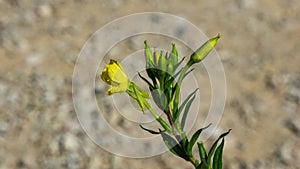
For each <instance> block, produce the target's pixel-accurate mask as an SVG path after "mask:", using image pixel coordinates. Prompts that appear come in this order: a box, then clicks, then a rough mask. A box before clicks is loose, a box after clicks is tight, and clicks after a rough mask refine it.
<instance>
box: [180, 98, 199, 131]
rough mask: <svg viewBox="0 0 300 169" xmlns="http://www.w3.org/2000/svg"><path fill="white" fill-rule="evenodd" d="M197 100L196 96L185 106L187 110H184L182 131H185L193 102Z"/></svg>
mask: <svg viewBox="0 0 300 169" xmlns="http://www.w3.org/2000/svg"><path fill="white" fill-rule="evenodd" d="M195 98H196V96H195V95H194V96H193V97H192V98H191V99H190V100H189V102H188V103H187V104H186V106H185V109H184V111H183V115H182V119H181V128H182V129H184V126H185V122H186V118H187V115H188V113H189V110H190V107H191V105H192V103H193V101H194V100H195Z"/></svg>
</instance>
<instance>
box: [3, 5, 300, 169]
mask: <svg viewBox="0 0 300 169" xmlns="http://www.w3.org/2000/svg"><path fill="white" fill-rule="evenodd" d="M146 11H148V12H151V11H157V12H166V13H171V14H174V15H178V16H181V17H184V18H186V19H187V20H189V21H191V22H192V23H194V24H195V25H196V26H197V27H199V28H201V29H202V30H203V31H204V33H205V34H206V35H207V36H208V37H212V36H214V35H215V34H216V33H220V34H221V35H222V39H221V40H220V42H219V43H218V45H217V50H218V52H219V54H220V57H221V58H222V61H223V64H224V68H225V73H226V77H227V101H226V107H225V112H224V115H223V118H222V121H221V123H220V128H219V129H218V130H217V131H218V132H222V131H225V130H227V129H228V128H232V129H233V131H232V133H231V134H230V135H229V136H228V137H226V146H225V152H224V156H225V157H224V162H223V163H224V168H225V169H226V168H227V169H245V168H247V169H249V168H250V169H265V168H272V169H273V168H274V169H300V109H299V108H300V106H299V105H300V67H299V64H300V56H299V53H300V48H299V46H300V1H298V0H287V1H282V0H272V1H271V0H261V1H258V0H233V1H230V0H224V1H196V0H191V1H179V0H178V1H170V0H167V1H164V3H163V2H160V1H158V0H153V1H149V0H145V1H138V0H124V1H122V0H101V1H93V0H87V1H84V0H73V1H58V0H54V1H47V0H32V1H20V0H0V169H15V168H20V169H31V168H32V169H35V168H43V169H52V168H53V169H58V168H71V169H76V168H78V169H81V168H82V169H88V168H91V169H96V168H97V169H140V168H144V169H147V168H149V169H150V168H161V169H176V168H178V169H192V166H191V165H190V164H188V163H185V162H184V161H182V160H181V159H179V158H176V157H174V156H173V155H172V154H170V153H165V154H163V155H159V156H156V157H152V158H146V159H130V158H122V157H118V156H115V155H113V154H110V153H108V152H106V151H105V150H103V149H101V148H100V147H98V146H97V145H96V144H94V143H93V142H92V141H91V140H90V139H89V138H88V137H87V135H86V134H85V133H84V131H83V130H82V129H81V127H80V125H79V122H78V120H77V118H76V113H75V111H74V108H73V103H72V89H71V87H72V73H73V68H74V64H75V61H76V58H77V55H78V54H79V52H80V49H81V47H82V46H83V44H84V43H85V41H86V40H87V39H88V38H89V36H90V35H91V34H92V33H93V32H94V31H96V30H97V29H99V28H100V27H102V26H104V25H105V24H106V23H109V22H110V21H112V20H114V19H117V18H118V17H121V16H125V15H128V14H132V13H136V12H146ZM137 26H138V25H137ZM135 43H139V42H135ZM129 45H130V44H129ZM104 89H105V87H99V90H100V91H99V92H98V95H101V96H102V95H103V94H104V92H105V91H104ZM132 130H138V129H137V128H132ZM216 134H219V133H216Z"/></svg>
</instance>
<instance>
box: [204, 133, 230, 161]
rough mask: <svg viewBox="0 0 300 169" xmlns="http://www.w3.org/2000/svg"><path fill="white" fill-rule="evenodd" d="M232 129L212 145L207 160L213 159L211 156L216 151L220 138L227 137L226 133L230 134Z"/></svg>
mask: <svg viewBox="0 0 300 169" xmlns="http://www.w3.org/2000/svg"><path fill="white" fill-rule="evenodd" d="M230 131H231V129H229V130H228V131H227V132H225V133H223V134H221V135H220V137H219V138H218V139H217V140H216V141H215V142H214V144H213V145H212V147H211V148H210V150H209V153H208V157H207V161H211V158H212V156H213V154H214V151H215V149H216V147H217V145H218V142H219V140H221V139H222V138H223V137H225V136H226V135H228V134H229V133H230Z"/></svg>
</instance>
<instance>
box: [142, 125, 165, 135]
mask: <svg viewBox="0 0 300 169" xmlns="http://www.w3.org/2000/svg"><path fill="white" fill-rule="evenodd" d="M140 127H141V128H142V129H143V130H145V131H148V132H149V133H151V134H161V133H164V132H166V131H167V130H163V131H159V132H157V131H153V130H150V129H147V128H145V127H143V126H142V125H140Z"/></svg>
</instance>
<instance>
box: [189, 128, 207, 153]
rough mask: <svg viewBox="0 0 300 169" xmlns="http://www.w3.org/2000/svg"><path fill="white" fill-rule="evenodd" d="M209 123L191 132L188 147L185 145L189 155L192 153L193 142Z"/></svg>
mask: <svg viewBox="0 0 300 169" xmlns="http://www.w3.org/2000/svg"><path fill="white" fill-rule="evenodd" d="M210 125H211V124H209V125H208V126H206V127H203V128H201V129H199V130H197V131H196V132H195V133H194V134H193V136H192V138H191V141H190V142H189V144H188V147H187V152H188V154H189V155H191V154H192V150H193V147H194V145H195V143H196V142H197V140H198V138H199V136H200V134H201V132H202V131H203V130H204V129H207V128H208V127H209V126H210Z"/></svg>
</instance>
